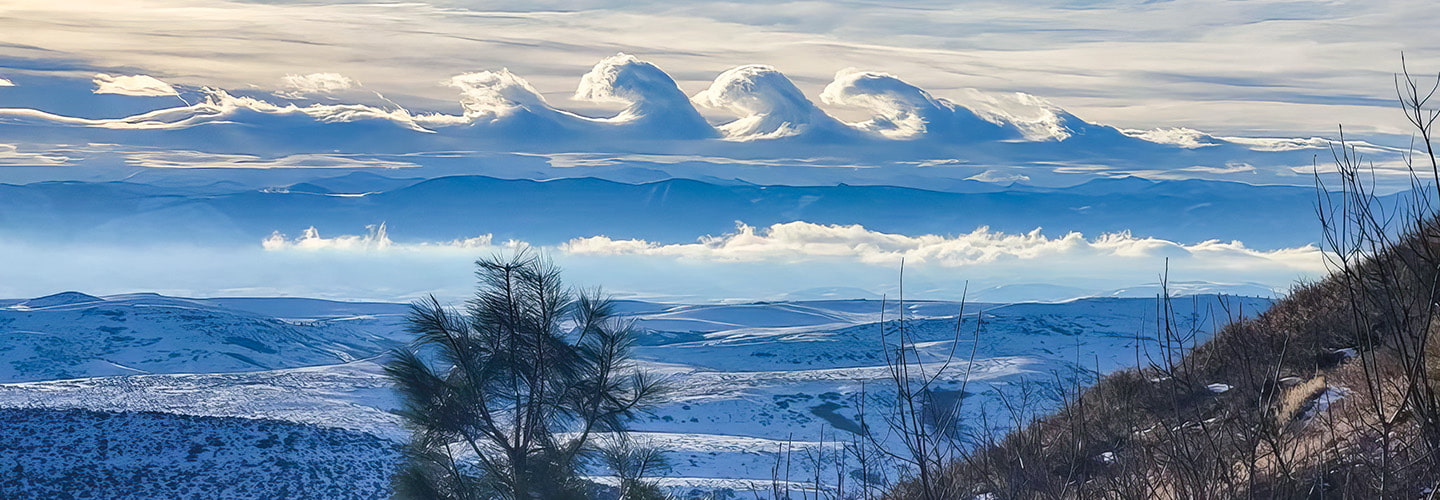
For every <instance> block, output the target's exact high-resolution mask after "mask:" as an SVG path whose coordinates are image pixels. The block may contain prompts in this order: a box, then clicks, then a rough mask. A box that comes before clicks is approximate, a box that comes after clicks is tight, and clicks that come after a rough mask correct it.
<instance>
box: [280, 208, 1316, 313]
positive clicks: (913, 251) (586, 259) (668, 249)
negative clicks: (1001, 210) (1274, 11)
mask: <svg viewBox="0 0 1440 500" xmlns="http://www.w3.org/2000/svg"><path fill="white" fill-rule="evenodd" d="M522 246H529V245H527V244H526V243H523V242H518V241H507V242H496V241H494V238H493V236H491V235H482V236H479V237H476V238H470V239H463V240H454V241H447V242H419V243H417V242H396V241H394V240H392V239H391V236H390V235H389V234H388V233H387V231H386V228H385V227H384V225H377V226H372V227H370V228H369V229H368V231H367V233H366V234H363V235H339V236H328V237H327V236H322V235H321V234H320V233H319V231H317V230H315V229H314V228H310V229H307V230H306V231H304V232H302V233H301V234H300V236H298V237H293V238H291V237H286V236H284V235H281V234H279V233H277V234H275V235H272V236H271V237H270V238H268V239H266V240H265V241H264V242H263V250H264V251H263V253H264V254H265V255H267V256H268V257H266V258H267V259H271V260H287V261H288V260H294V259H300V260H303V261H305V262H312V263H314V262H321V261H327V260H329V259H335V260H336V261H337V262H341V261H344V262H373V263H376V264H375V265H377V266H380V267H381V268H383V267H387V266H389V267H394V266H402V267H403V266H408V267H416V268H424V267H426V266H437V265H441V264H442V263H443V265H444V266H446V268H447V269H463V264H464V263H465V262H468V261H470V260H473V259H474V258H476V257H479V256H482V255H489V254H494V253H497V252H504V251H508V250H511V249H514V248H518V247H522ZM540 250H541V251H543V252H546V253H548V254H550V255H551V256H553V257H554V258H555V259H556V261H557V262H558V263H559V264H561V265H562V266H563V267H565V269H566V270H567V273H573V274H574V275H575V276H576V277H577V281H576V282H577V283H589V284H603V285H605V286H606V287H607V288H608V289H610V290H612V291H617V292H621V293H622V294H625V295H631V296H646V297H657V296H668V297H692V298H700V299H705V300H712V299H734V298H748V299H758V298H766V297H775V296H781V295H784V294H787V293H791V292H796V291H800V290H806V289H819V288H826V287H844V288H853V289H858V290H865V291H867V292H869V293H876V294H879V293H886V292H887V291H893V290H894V284H895V274H894V273H895V271H896V270H897V269H898V267H899V265H900V263H901V261H902V259H903V261H904V263H905V265H906V268H907V269H911V270H913V271H914V272H915V276H916V280H915V283H914V284H915V288H914V290H913V291H915V292H916V293H917V294H919V295H923V296H928V297H934V298H959V294H960V292H961V291H962V290H964V289H965V287H966V286H967V284H969V285H971V286H972V289H979V288H984V287H993V286H1000V285H1014V284H1026V283H1045V284H1049V285H1056V286H1062V287H1077V288H1086V289H1092V290H1105V289H1114V288H1122V287H1127V286H1131V285H1134V284H1137V283H1149V282H1153V281H1155V280H1156V279H1157V277H1158V275H1159V274H1161V273H1162V272H1164V271H1165V270H1166V269H1167V265H1168V269H1169V270H1170V276H1171V278H1172V279H1175V280H1177V281H1209V282H1251V283H1259V284H1262V285H1264V286H1267V287H1271V288H1272V289H1275V290H1283V289H1285V288H1287V287H1288V286H1290V285H1292V284H1293V283H1295V281H1296V280H1297V279H1301V278H1316V277H1319V276H1322V275H1323V274H1325V272H1326V270H1325V265H1324V259H1323V254H1322V252H1321V251H1320V250H1319V249H1317V248H1315V247H1313V246H1305V247H1299V248H1288V249H1279V250H1271V251H1262V250H1255V249H1251V248H1248V247H1246V246H1245V245H1244V244H1243V243H1240V242H1235V241H1230V242H1224V241H1204V242H1199V243H1194V244H1183V243H1177V242H1173V241H1166V240H1160V239H1155V238H1140V237H1135V236H1132V235H1130V234H1126V233H1118V234H1106V235H1101V236H1098V237H1094V238H1087V237H1085V236H1083V235H1081V234H1079V233H1069V234H1065V235H1062V236H1057V237H1048V236H1045V235H1044V234H1042V233H1041V232H1040V230H1035V231H1032V232H1029V233H1024V234H1007V233H1002V232H997V231H991V230H989V229H987V228H980V229H977V230H975V231H973V232H971V233H967V234H961V235H955V236H941V235H919V236H907V235H899V234H889V233H884V232H880V231H873V230H870V229H867V228H865V227H862V226H858V225H824V224H813V223H808V222H791V223H784V224H775V225H772V226H770V227H767V228H763V229H762V228H754V227H750V226H746V225H743V224H742V225H739V226H737V229H736V231H735V232H734V233H731V234H726V235H721V236H712V237H705V238H702V239H700V240H699V241H697V242H695V243H679V244H664V243H654V242H649V241H643V240H618V239H612V238H608V237H605V236H593V237H585V238H575V239H572V240H570V241H568V242H566V243H564V244H561V245H557V246H555V247H545V248H540ZM322 268H323V266H322ZM377 269H379V268H377ZM307 272H313V273H320V272H321V271H320V270H309V271H307ZM359 272H362V273H364V272H375V273H379V272H380V271H359ZM394 272H395V273H399V272H398V271H394ZM407 272H408V271H407ZM328 274H333V273H327V275H328ZM382 274H383V276H382V277H380V278H372V279H374V280H375V281H377V282H382V283H386V282H387V280H390V281H395V280H396V279H395V278H393V277H390V275H389V274H390V272H386V273H382ZM346 279H347V280H349V281H357V282H360V281H361V280H360V277H351V278H346ZM462 285H463V282H459V281H457V282H456V283H455V285H454V286H462ZM414 286H422V287H423V286H424V285H423V284H419V285H414Z"/></svg>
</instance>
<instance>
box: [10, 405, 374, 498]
mask: <svg viewBox="0 0 1440 500" xmlns="http://www.w3.org/2000/svg"><path fill="white" fill-rule="evenodd" d="M0 423H3V425H0V498H13V499H23V498H37V499H38V498H57V499H59V498H104V499H110V500H120V499H154V498H285V499H317V500H318V499H341V498H345V499H361V498H377V499H378V498H389V496H390V484H389V473H390V471H392V470H394V467H395V465H396V464H397V463H398V462H399V460H400V452H399V449H398V447H397V446H395V444H394V443H392V442H389V441H385V440H383V439H379V438H376V437H374V436H372V435H369V434H366V433H360V432H352V431H344V430H338V429H330V428H323V427H315V426H309V425H299V424H294V423H289V422H283V421H275V420H262V419H254V418H214V417H197V416H190V415H183V414H176V413H159V412H125V413H110V412H94V411H86V410H25V409H0Z"/></svg>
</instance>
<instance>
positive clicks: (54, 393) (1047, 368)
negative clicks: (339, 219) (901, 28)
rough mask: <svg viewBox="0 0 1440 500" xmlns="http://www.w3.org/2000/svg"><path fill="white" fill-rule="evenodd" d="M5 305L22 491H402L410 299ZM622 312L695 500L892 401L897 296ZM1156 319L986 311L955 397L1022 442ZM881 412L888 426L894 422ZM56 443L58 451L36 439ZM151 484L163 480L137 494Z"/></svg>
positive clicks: (967, 346) (829, 468)
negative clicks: (661, 387) (1013, 402)
mask: <svg viewBox="0 0 1440 500" xmlns="http://www.w3.org/2000/svg"><path fill="white" fill-rule="evenodd" d="M3 304H4V306H3V308H0V329H3V330H0V334H3V335H4V342H3V345H4V347H5V351H4V352H3V357H0V360H3V370H4V371H3V374H4V379H3V380H4V382H5V383H4V384H0V408H3V413H0V415H3V418H4V422H5V425H4V427H3V428H4V432H3V434H0V447H4V448H5V449H6V450H7V453H5V454H4V457H5V458H4V459H3V460H4V462H3V463H0V476H3V478H4V479H3V480H0V490H3V491H4V492H5V493H6V496H9V497H30V496H37V497H38V496H46V495H49V494H55V492H58V491H66V490H69V491H86V492H89V494H90V495H93V496H99V497H150V496H161V495H165V494H168V493H175V494H180V495H196V496H212V495H214V496H229V495H234V496H252V495H260V496H272V495H273V496H280V497H286V496H291V495H293V496H296V497H326V496H345V497H364V498H373V497H383V496H385V495H386V494H387V492H388V488H389V486H388V483H387V481H386V478H387V472H386V471H387V470H390V469H393V468H394V467H396V464H397V463H398V451H397V447H398V445H399V443H401V442H403V440H404V439H406V437H407V433H406V431H405V430H404V429H403V428H402V427H401V424H400V421H399V419H398V417H397V416H396V415H394V414H393V413H392V412H393V411H394V410H395V409H396V408H397V407H398V403H397V401H396V400H395V395H394V394H393V393H392V392H391V390H390V384H389V382H388V381H387V379H386V378H385V377H384V375H383V372H382V370H381V367H380V363H383V358H384V355H385V354H386V351H387V350H388V349H390V348H393V347H395V346H397V345H399V344H401V343H404V342H406V341H407V340H408V339H407V337H406V334H405V333H404V331H403V319H404V316H405V313H406V312H407V306H405V305H404V304H394V303H379V302H372V303H358V302H331V301H322V300H311V299H244V298H235V299H184V298H174V297H165V296H160V295H154V294H130V295H117V296H107V297H95V296H90V295H85V294H81V293H75V292H67V293H62V294H58V295H52V296H47V297H40V298H34V299H26V300H11V301H5V302H4V303H3ZM1175 304H1176V310H1177V311H1180V319H1181V322H1182V324H1183V325H1185V326H1186V327H1187V328H1194V329H1195V330H1196V331H1197V332H1200V335H1201V336H1204V335H1206V334H1207V332H1211V331H1213V329H1214V328H1215V325H1216V324H1217V323H1218V324H1221V325H1223V324H1225V323H1227V322H1228V321H1229V319H1231V318H1238V317H1239V316H1240V315H1242V314H1243V315H1253V314H1255V313H1257V312H1259V311H1263V310H1264V309H1265V308H1266V307H1267V306H1268V304H1269V300H1267V299H1260V298H1243V297H1219V296H1214V295H1197V296H1191V297H1180V298H1177V299H1175ZM620 305H621V309H622V310H623V312H624V315H625V316H626V317H629V318H633V319H634V320H635V325H636V327H637V328H638V329H640V331H641V332H642V334H641V336H640V347H639V348H638V350H637V357H638V358H639V359H640V360H641V362H642V365H643V366H644V367H646V368H648V369H652V370H654V371H656V372H657V373H661V374H663V375H664V376H665V377H667V378H668V379H669V380H670V383H671V384H672V386H673V390H674V393H673V394H672V395H671V396H670V397H669V398H667V400H666V401H665V402H664V403H663V404H662V405H661V406H659V407H658V408H656V409H654V410H653V412H651V414H649V415H647V416H645V417H644V418H642V419H641V420H640V421H639V422H637V423H635V425H634V428H635V430H636V431H637V435H638V436H639V437H640V438H641V439H643V440H646V441H647V442H651V443H654V444H655V445H657V446H659V447H661V448H662V449H664V450H666V451H667V454H668V455H670V458H671V460H672V461H673V470H672V471H671V472H670V473H669V474H666V475H665V477H664V479H663V480H662V481H661V484H663V485H665V486H667V487H674V488H676V489H677V491H680V492H682V493H684V492H691V491H715V490H720V491H735V492H739V493H741V494H743V495H745V496H748V495H750V494H751V493H750V490H755V489H759V490H764V489H767V488H769V487H770V484H771V481H772V480H773V479H775V476H776V473H775V471H774V470H773V468H774V466H775V464H776V460H777V458H780V457H784V456H786V455H785V454H784V453H783V452H784V451H790V453H791V454H792V455H793V456H799V455H802V454H804V453H807V452H808V453H815V452H820V450H828V451H825V453H834V451H835V450H836V449H838V447H839V446H842V445H843V444H845V443H847V442H851V441H853V440H854V439H856V437H857V436H858V434H857V433H858V432H859V431H860V426H859V423H857V422H858V421H859V420H860V416H859V415H858V414H857V413H858V412H859V411H860V409H861V408H863V406H862V405H863V403H862V402H863V401H865V400H866V398H862V394H861V390H862V388H863V386H862V384H865V385H868V387H869V389H868V390H869V391H874V393H870V394H869V395H868V399H873V400H877V401H879V400H883V398H884V396H883V391H885V389H884V388H885V386H886V385H885V382H884V381H885V380H886V377H887V375H886V373H887V368H886V365H885V360H884V357H883V351H881V350H880V348H879V346H880V342H881V340H880V338H879V328H878V325H877V322H879V321H880V320H881V313H882V308H881V303H880V301H877V300H819V301H796V302H761V303H727V304H708V305H681V304H663V303H651V302H639V301H625V302H622V303H621V304H620ZM1155 305H1156V300H1155V299H1154V298H1136V297H1090V298H1080V299H1074V300H1069V301H1063V302H1056V303H1019V304H1008V305H1005V304H990V303H968V304H966V305H965V308H966V313H965V316H963V318H964V319H963V322H962V323H961V324H960V325H959V331H960V332H961V333H960V335H959V336H958V338H959V343H960V344H961V345H960V347H959V350H961V351H964V352H968V351H969V350H971V349H972V348H973V349H974V351H975V353H976V355H975V358H974V362H973V364H972V363H970V362H968V361H966V362H965V363H959V364H955V365H952V366H950V367H949V369H948V371H947V374H946V375H945V376H944V379H945V380H946V382H945V383H944V384H943V385H942V387H940V388H939V389H940V390H943V391H954V392H957V393H959V392H960V390H961V388H962V386H961V383H962V380H963V379H965V378H966V376H967V375H968V380H969V383H968V385H966V386H964V392H963V393H960V394H958V398H960V400H961V401H963V403H962V402H957V403H955V404H962V405H963V406H962V407H961V413H962V415H963V417H964V422H965V427H966V428H967V430H966V431H967V432H977V433H978V432H983V431H984V426H985V425H990V426H993V427H994V428H995V429H997V430H999V429H1004V428H1008V427H1011V426H1012V425H1013V424H1012V422H1011V420H1010V419H1011V418H1013V416H1012V415H1007V414H1004V413H1003V408H1004V407H1003V406H1002V405H1001V404H1000V403H999V401H1000V399H1001V398H1004V397H1007V396H1008V397H1012V398H1014V397H1019V395H1021V394H1024V395H1027V396H1026V397H1032V398H1035V400H1036V402H1035V404H1034V407H1033V408H1031V409H1029V410H1027V411H1034V412H1041V411H1044V410H1045V409H1047V408H1049V407H1050V406H1051V405H1053V404H1054V401H1052V400H1051V399H1052V398H1054V397H1055V391H1057V390H1060V389H1062V388H1064V387H1065V386H1066V385H1067V384H1071V383H1073V382H1074V380H1076V377H1079V378H1080V380H1086V379H1087V377H1093V376H1094V374H1095V373H1096V371H1098V372H1099V373H1107V372H1109V371H1111V370H1114V369H1116V368H1119V367H1124V366H1132V365H1135V364H1136V363H1137V356H1139V361H1140V362H1142V363H1143V362H1148V360H1149V359H1152V358H1153V357H1154V356H1157V355H1159V351H1158V345H1159V344H1158V343H1157V340H1156V337H1155V314H1156V312H1155ZM897 309H898V307H897V305H896V304H893V303H892V304H890V309H889V310H888V313H889V314H891V315H894V314H898V310H897ZM904 310H905V311H906V317H907V321H910V322H911V323H912V327H913V331H914V332H915V333H914V334H915V336H916V341H917V342H920V343H922V345H923V348H922V349H921V351H920V352H921V353H922V355H923V358H922V359H921V361H922V362H926V363H930V364H931V366H932V368H934V367H938V366H939V360H941V359H943V358H944V357H945V356H946V354H947V353H948V352H949V351H951V350H952V349H955V348H956V346H955V345H954V344H955V343H956V341H957V333H956V331H957V325H956V318H957V317H960V316H959V314H960V313H961V311H960V304H959V303H954V302H936V301H919V302H912V303H907V304H905V305H904ZM981 318H983V327H981V328H980V330H979V332H978V334H977V333H975V332H973V331H972V330H971V329H972V328H973V327H974V325H975V324H976V322H977V320H979V319H981ZM888 321H894V319H893V316H892V317H891V319H889V320H888ZM972 344H973V345H972ZM1224 382H1225V381H1222V380H1217V381H1216V383H1224ZM870 404H871V406H870V408H871V410H870V411H871V412H874V413H875V414H873V415H871V416H870V417H869V419H868V421H870V422H876V421H880V419H881V417H880V415H879V414H878V412H876V410H874V408H875V405H876V403H875V402H874V401H871V402H870ZM982 412H989V413H990V414H989V415H987V416H986V418H982V416H981V413H982ZM37 433H38V434H41V435H44V436H45V438H44V440H35V439H32V436H34V435H35V434H37ZM792 450H793V451H792ZM792 460H793V461H792V462H791V464H790V465H789V470H786V471H781V472H780V474H781V477H782V478H783V477H786V476H787V475H788V477H792V478H793V479H792V480H793V481H795V482H797V483H800V482H802V480H801V479H800V478H806V477H813V476H814V471H815V467H816V466H815V465H814V464H813V463H807V462H804V461H803V460H799V459H798V458H792ZM828 461H829V460H828V459H822V461H821V462H820V463H821V465H820V467H821V468H822V473H823V474H825V475H826V477H827V479H826V481H827V483H826V484H829V479H828V478H829V476H831V475H833V474H835V473H836V472H837V471H835V470H833V469H835V468H836V467H837V466H836V464H833V463H828ZM850 472H851V471H843V473H846V474H849V473H850ZM144 475H152V476H153V477H150V478H148V479H144V480H143V481H142V480H140V479H137V478H139V477H144ZM257 475H258V476H262V477H271V478H273V479H270V480H263V481H262V480H257V479H256V476H257ZM877 480H878V478H877ZM890 480H894V478H890ZM81 485H83V486H81ZM142 485H143V486H142Z"/></svg>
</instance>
